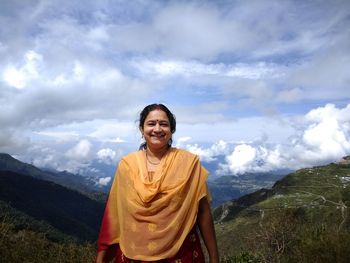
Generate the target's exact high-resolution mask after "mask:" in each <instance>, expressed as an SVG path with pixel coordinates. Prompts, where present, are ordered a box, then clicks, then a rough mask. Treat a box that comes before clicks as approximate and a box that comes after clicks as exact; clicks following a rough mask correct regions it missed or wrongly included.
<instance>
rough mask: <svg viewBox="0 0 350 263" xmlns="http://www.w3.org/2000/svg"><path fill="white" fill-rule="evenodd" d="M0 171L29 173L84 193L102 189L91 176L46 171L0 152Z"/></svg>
mask: <svg viewBox="0 0 350 263" xmlns="http://www.w3.org/2000/svg"><path fill="white" fill-rule="evenodd" d="M0 171H12V172H14V173H18V174H22V175H28V176H31V177H34V178H37V179H41V180H46V181H51V182H55V183H57V184H60V185H62V186H65V187H67V188H70V189H75V190H78V191H80V192H83V193H94V192H96V191H98V192H99V191H100V189H99V187H98V186H96V183H95V182H94V181H93V180H91V178H89V177H86V176H81V175H77V174H72V173H69V172H67V171H62V172H57V171H44V170H41V169H39V168H37V167H35V166H34V165H31V164H27V163H23V162H21V161H19V160H17V159H15V158H13V157H12V156H11V155H9V154H6V153H0Z"/></svg>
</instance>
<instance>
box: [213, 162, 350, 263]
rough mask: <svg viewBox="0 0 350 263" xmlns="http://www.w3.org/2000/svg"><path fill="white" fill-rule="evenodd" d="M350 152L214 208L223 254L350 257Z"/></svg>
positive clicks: (271, 258)
mask: <svg viewBox="0 0 350 263" xmlns="http://www.w3.org/2000/svg"><path fill="white" fill-rule="evenodd" d="M349 205H350V157H345V158H344V159H343V160H342V161H340V162H338V163H331V164H329V165H325V166H317V167H312V168H305V169H301V170H298V171H296V172H293V173H290V174H288V175H287V176H285V177H283V178H282V179H280V180H278V181H277V182H276V183H275V184H274V185H273V187H272V188H270V189H260V190H258V191H255V192H253V193H250V194H248V195H245V196H242V197H239V198H237V199H233V200H231V201H229V202H226V203H224V204H223V205H221V206H219V207H217V208H216V209H214V211H213V215H214V219H215V222H216V231H217V239H218V243H219V247H220V252H221V254H222V255H233V256H237V255H239V254H240V253H242V252H244V253H246V254H247V255H250V256H251V258H252V259H254V260H255V261H256V262H349V260H350V247H349V246H348V244H349V242H350V218H349V216H348V207H349Z"/></svg>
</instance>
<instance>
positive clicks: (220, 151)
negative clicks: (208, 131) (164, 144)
mask: <svg viewBox="0 0 350 263" xmlns="http://www.w3.org/2000/svg"><path fill="white" fill-rule="evenodd" d="M175 147H177V148H182V149H186V150H187V151H189V152H191V153H193V154H196V155H198V156H199V158H200V159H201V160H202V161H205V162H213V161H215V160H216V157H217V156H218V155H225V154H227V151H228V143H226V142H225V141H223V140H220V141H218V142H216V143H214V144H213V145H212V146H211V147H210V148H204V147H201V146H199V145H198V144H197V143H194V144H193V143H191V137H181V138H179V139H178V140H177V141H176V144H175Z"/></svg>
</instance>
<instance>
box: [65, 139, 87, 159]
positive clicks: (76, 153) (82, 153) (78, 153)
mask: <svg viewBox="0 0 350 263" xmlns="http://www.w3.org/2000/svg"><path fill="white" fill-rule="evenodd" d="M91 146H92V144H91V143H90V142H89V141H88V140H81V141H80V142H79V143H78V144H76V145H75V146H74V147H73V148H71V149H69V150H68V151H67V152H66V156H67V157H68V158H71V159H73V160H79V161H84V160H87V159H88V158H89V157H90V154H91V151H90V150H91Z"/></svg>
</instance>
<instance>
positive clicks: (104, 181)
mask: <svg viewBox="0 0 350 263" xmlns="http://www.w3.org/2000/svg"><path fill="white" fill-rule="evenodd" d="M111 179H112V178H111V177H103V178H99V180H98V184H99V185H100V186H106V185H108V183H109V182H110V181H111Z"/></svg>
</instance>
